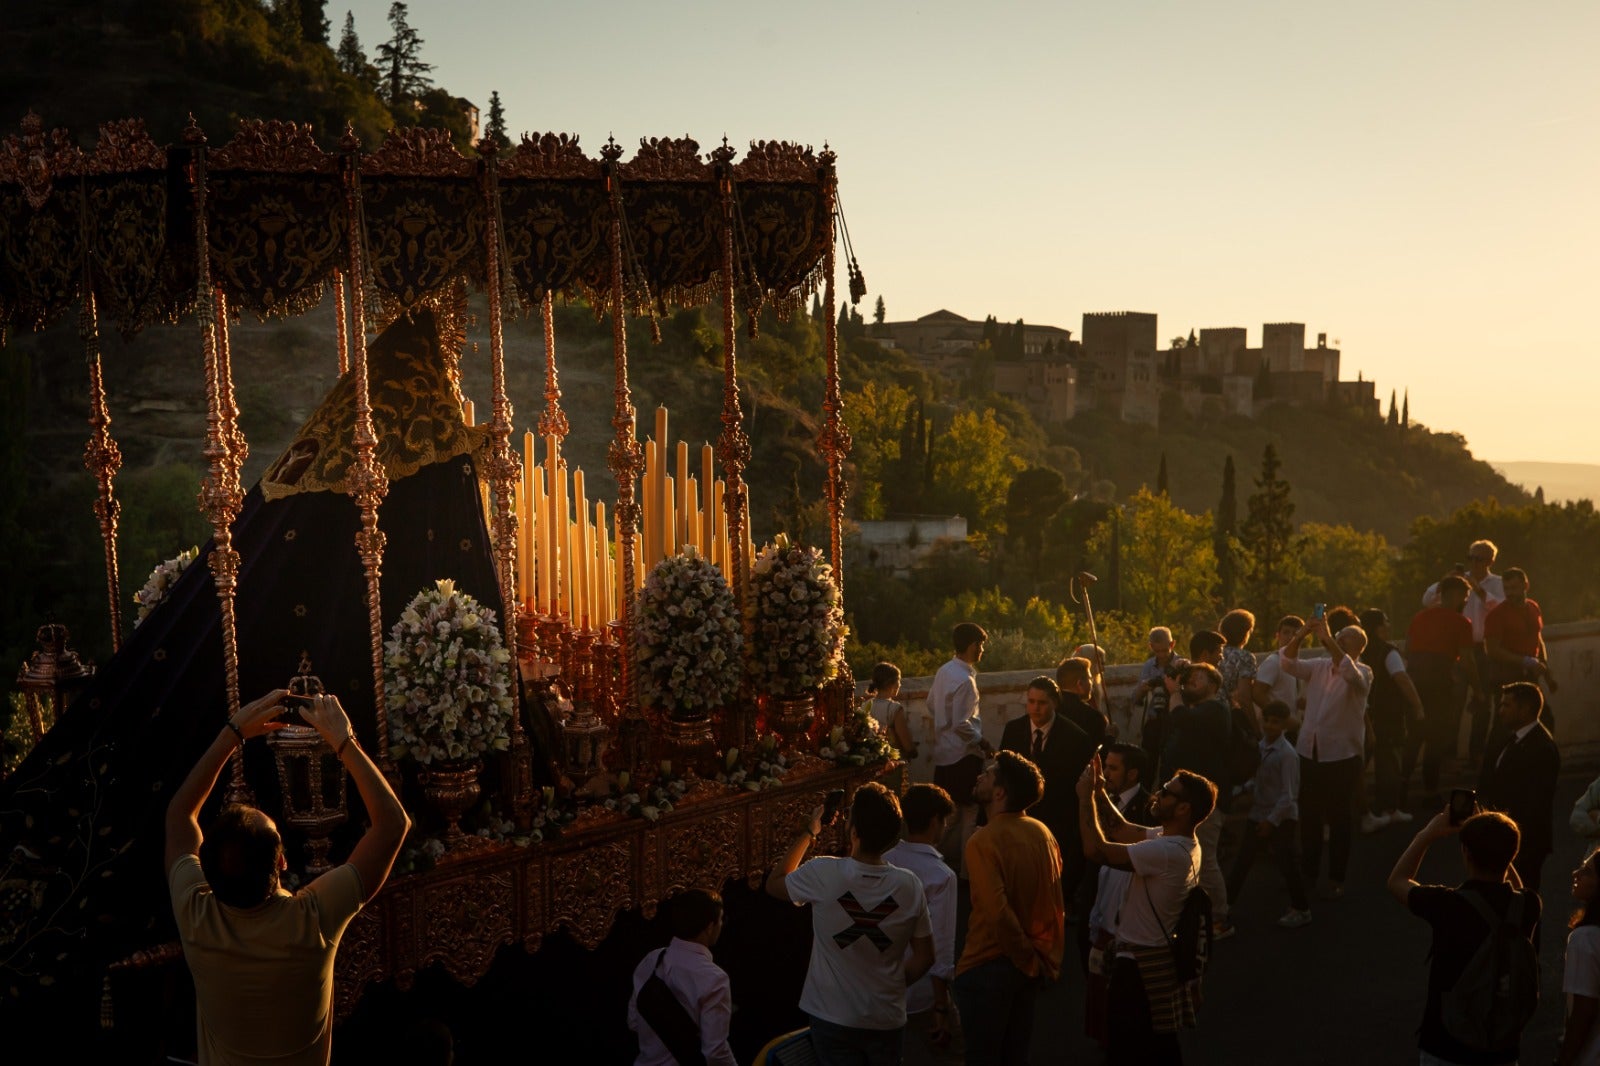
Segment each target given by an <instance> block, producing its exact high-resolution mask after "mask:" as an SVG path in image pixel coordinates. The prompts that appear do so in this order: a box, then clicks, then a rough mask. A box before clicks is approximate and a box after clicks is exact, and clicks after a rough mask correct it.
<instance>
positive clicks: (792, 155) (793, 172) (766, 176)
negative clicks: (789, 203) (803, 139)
mask: <svg viewBox="0 0 1600 1066" xmlns="http://www.w3.org/2000/svg"><path fill="white" fill-rule="evenodd" d="M817 167H818V163H817V156H816V153H815V152H813V151H812V150H811V146H810V145H809V144H808V145H804V146H801V145H798V144H791V143H790V142H788V141H751V142H750V150H749V151H748V152H746V153H745V157H744V158H743V159H742V160H740V161H739V162H738V163H737V164H735V166H734V169H733V177H734V180H735V181H768V182H779V181H781V182H791V181H809V182H812V183H815V182H816V181H817V180H818V171H817Z"/></svg>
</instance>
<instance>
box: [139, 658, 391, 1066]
mask: <svg viewBox="0 0 1600 1066" xmlns="http://www.w3.org/2000/svg"><path fill="white" fill-rule="evenodd" d="M285 695H287V692H286V690H284V689H275V690H274V691H272V692H269V693H267V694H266V695H265V696H263V697H261V698H260V699H258V700H256V701H255V702H254V703H250V704H248V705H246V706H244V707H241V708H240V709H239V712H238V713H237V714H235V715H234V716H233V717H232V718H230V719H228V720H227V722H225V723H224V724H223V728H222V729H221V730H220V731H218V733H217V737H216V739H215V740H213V741H212V742H211V746H210V747H209V748H207V749H206V751H205V754H204V755H202V756H200V761H199V762H197V763H196V764H195V766H194V769H192V770H190V771H189V776H188V777H187V778H185V779H184V782H183V784H182V785H180V786H179V787H178V791H177V793H176V794H174V795H173V797H172V802H171V804H169V805H168V807H167V825H166V833H167V850H166V860H165V862H166V869H167V881H168V884H169V886H170V887H171V890H172V911H173V916H174V917H175V918H176V919H177V922H178V935H179V937H180V939H181V940H182V941H183V954H184V958H185V959H187V960H188V963H189V970H190V972H191V973H192V974H193V975H194V989H195V1005H196V1013H197V1014H198V1016H199V1024H198V1029H199V1032H198V1036H197V1040H198V1042H199V1052H200V1062H201V1064H202V1066H222V1064H234V1063H253V1062H268V1061H270V1062H273V1063H280V1064H290V1063H293V1064H307V1066H309V1064H326V1063H327V1062H328V1060H329V1057H330V1056H331V1054H332V1050H333V958H334V953H335V952H337V951H338V949H339V938H340V936H342V935H343V933H344V930H345V926H347V925H348V924H349V922H350V919H351V918H353V917H355V914H356V912H357V911H359V910H360V909H361V906H362V904H364V903H366V901H367V900H369V899H371V898H372V897H373V896H375V895H377V893H378V889H380V888H381V887H383V882H384V881H385V880H386V879H387V878H388V876H389V868H390V867H391V866H393V865H394V860H395V856H396V855H398V854H399V853H400V845H401V843H402V842H403V841H404V840H405V836H406V832H407V831H408V830H409V829H410V828H411V820H410V819H409V818H407V817H406V812H405V809H404V808H402V807H401V806H400V801H399V800H398V799H397V798H395V794H394V792H393V790H391V789H390V788H389V784H388V782H386V781H385V780H384V779H383V775H382V774H380V773H379V772H378V768H377V767H376V766H374V765H373V764H372V760H371V759H369V758H367V754H366V752H364V751H362V750H361V748H360V746H358V745H357V744H356V742H355V736H354V734H353V733H352V732H351V729H350V719H349V718H347V717H346V716H345V713H344V708H342V707H340V706H339V701H338V700H337V699H335V698H334V697H332V696H315V697H311V698H310V701H309V703H307V704H305V705H303V706H300V707H299V708H298V710H299V711H300V714H301V716H302V717H303V718H304V719H305V720H306V723H307V724H308V725H310V726H312V727H313V728H314V729H316V731H317V732H318V733H320V734H321V735H322V739H323V740H324V741H326V742H327V744H328V746H329V747H331V748H332V749H333V752H334V755H335V757H336V758H337V759H338V760H339V762H340V763H341V764H342V765H343V766H344V768H345V769H346V770H348V771H349V772H350V776H351V777H353V778H354V779H355V783H356V789H357V791H358V792H360V793H361V802H362V803H363V804H365V805H366V808H367V814H368V816H369V817H370V818H371V819H372V827H371V828H370V829H368V830H367V832H366V833H365V834H364V835H363V836H362V837H361V840H360V841H359V842H357V844H356V846H355V850H354V851H352V852H351V853H350V859H349V861H348V862H346V863H345V864H344V865H343V866H339V867H336V868H335V869H332V870H329V871H328V872H327V873H325V874H323V875H322V876H321V877H319V878H317V879H316V880H315V881H313V882H311V884H310V885H308V886H306V887H305V888H302V889H301V890H300V891H299V892H296V893H294V894H293V895H291V894H289V893H288V892H285V891H284V890H283V889H282V888H280V887H279V885H278V875H279V874H280V873H282V872H283V871H284V870H285V869H287V868H288V864H287V863H286V862H285V861H284V857H283V839H282V838H281V837H280V836H279V835H278V827H277V826H276V825H275V824H273V821H272V819H271V818H269V817H267V815H266V814H264V813H263V812H261V811H259V810H257V809H256V808H254V807H248V806H244V805H242V804H230V805H228V806H226V807H224V808H222V810H221V811H220V812H218V814H217V817H216V818H215V820H214V821H213V822H212V824H211V827H210V830H209V832H208V833H207V834H206V835H204V836H202V834H201V832H200V822H199V815H200V808H201V806H202V805H203V804H204V803H205V801H206V797H207V796H209V795H210V794H211V790H212V788H214V787H215V786H216V783H217V775H218V774H220V773H221V772H222V767H223V765H224V764H225V763H226V762H227V761H228V757H229V756H231V755H232V754H233V753H234V750H235V749H236V748H240V747H243V745H244V743H245V741H247V740H249V739H250V738H252V737H259V736H263V735H265V734H267V733H270V732H273V731H275V730H278V729H282V728H283V727H284V726H285V725H286V724H287V723H285V722H281V721H274V719H276V718H278V717H279V716H281V715H282V714H283V713H284V707H283V706H282V701H283V698H284V696H285Z"/></svg>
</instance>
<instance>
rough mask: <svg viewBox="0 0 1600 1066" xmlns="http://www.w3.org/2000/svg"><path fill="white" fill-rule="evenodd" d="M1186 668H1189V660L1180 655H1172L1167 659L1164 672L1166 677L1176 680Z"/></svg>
mask: <svg viewBox="0 0 1600 1066" xmlns="http://www.w3.org/2000/svg"><path fill="white" fill-rule="evenodd" d="M1187 669H1189V660H1188V659H1185V658H1184V657H1183V656H1181V655H1174V656H1173V657H1172V658H1171V659H1168V660H1167V669H1166V671H1165V672H1166V675H1167V676H1168V677H1170V678H1172V679H1173V680H1174V681H1177V680H1180V679H1181V678H1182V677H1183V672H1184V671H1185V670H1187Z"/></svg>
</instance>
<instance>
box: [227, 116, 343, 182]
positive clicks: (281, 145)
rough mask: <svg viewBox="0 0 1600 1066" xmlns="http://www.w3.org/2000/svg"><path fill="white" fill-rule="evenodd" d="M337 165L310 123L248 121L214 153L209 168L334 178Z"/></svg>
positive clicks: (267, 120) (242, 123) (270, 120)
mask: <svg viewBox="0 0 1600 1066" xmlns="http://www.w3.org/2000/svg"><path fill="white" fill-rule="evenodd" d="M338 162H339V160H338V157H337V156H334V155H330V154H328V153H327V152H324V151H323V150H322V148H321V147H320V146H318V144H317V139H316V137H315V136H314V135H313V134H312V131H311V124H310V123H309V122H284V121H281V120H279V119H265V120H263V119H246V120H244V121H243V122H241V123H239V132H238V133H236V134H234V135H233V140H231V141H229V142H228V143H227V144H225V145H223V146H222V147H221V148H218V149H216V150H215V151H214V152H212V153H211V156H210V159H209V160H208V161H207V165H208V166H209V167H210V169H212V170H255V171H266V172H270V173H275V174H332V173H333V172H334V171H335V170H336V169H337V167H338Z"/></svg>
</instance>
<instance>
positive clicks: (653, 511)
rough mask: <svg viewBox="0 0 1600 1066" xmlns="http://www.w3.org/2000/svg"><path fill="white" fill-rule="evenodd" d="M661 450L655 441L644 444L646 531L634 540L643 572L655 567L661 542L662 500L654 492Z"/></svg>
mask: <svg viewBox="0 0 1600 1066" xmlns="http://www.w3.org/2000/svg"><path fill="white" fill-rule="evenodd" d="M659 452H660V449H659V448H657V447H656V442H655V441H654V440H653V439H650V440H646V441H645V442H644V491H642V492H640V493H639V495H640V496H641V497H643V498H644V530H643V532H642V534H641V535H640V536H638V537H635V538H634V544H635V551H634V558H635V559H636V560H637V562H638V565H639V569H640V570H641V571H643V570H648V569H650V567H652V566H653V565H655V561H656V558H655V550H656V545H657V544H658V542H659V541H660V540H661V534H660V532H659V531H658V530H657V528H656V527H657V526H659V525H660V524H661V515H660V514H659V513H658V511H659V507H658V506H657V505H658V504H659V503H660V500H658V499H657V494H656V493H655V492H654V491H653V490H654V487H655V483H656V475H657V473H658V469H659V467H660V465H661V458H660V455H659Z"/></svg>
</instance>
